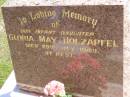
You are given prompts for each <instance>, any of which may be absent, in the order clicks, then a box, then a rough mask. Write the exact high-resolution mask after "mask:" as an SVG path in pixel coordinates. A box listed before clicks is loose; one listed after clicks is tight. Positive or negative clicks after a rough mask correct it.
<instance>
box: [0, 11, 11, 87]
mask: <svg viewBox="0 0 130 97" xmlns="http://www.w3.org/2000/svg"><path fill="white" fill-rule="evenodd" d="M11 70H12V63H11V58H10V52H9V48H8V41H7V37H6V33H5V29H4V23H3V18H2V13H1V9H0V88H1V87H2V85H3V84H4V82H5V80H6V79H7V77H8V75H9V74H10V72H11Z"/></svg>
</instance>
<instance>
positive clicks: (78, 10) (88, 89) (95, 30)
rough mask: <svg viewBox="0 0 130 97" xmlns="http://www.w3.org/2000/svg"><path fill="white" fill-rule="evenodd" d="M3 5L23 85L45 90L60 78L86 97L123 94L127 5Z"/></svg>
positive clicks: (74, 91)
mask: <svg viewBox="0 0 130 97" xmlns="http://www.w3.org/2000/svg"><path fill="white" fill-rule="evenodd" d="M2 10H3V17H4V21H5V27H6V33H7V38H8V42H9V47H10V52H11V56H12V62H13V66H14V71H15V74H16V80H17V84H18V85H19V86H20V88H21V89H24V90H28V91H33V92H37V93H43V87H44V86H45V85H46V84H47V83H48V82H50V81H52V80H57V81H60V82H62V83H64V85H65V88H66V91H67V92H69V93H73V94H76V95H79V96H80V97H85V95H89V96H92V97H117V96H118V97H123V87H122V86H123V6H122V5H107V6H105V5H93V6H92V5H91V6H90V5H89V6H28V7H25V6H23V7H3V8H2ZM81 95H84V96H81Z"/></svg>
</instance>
